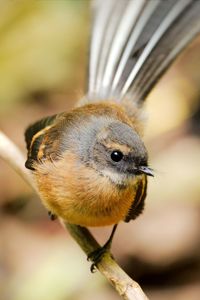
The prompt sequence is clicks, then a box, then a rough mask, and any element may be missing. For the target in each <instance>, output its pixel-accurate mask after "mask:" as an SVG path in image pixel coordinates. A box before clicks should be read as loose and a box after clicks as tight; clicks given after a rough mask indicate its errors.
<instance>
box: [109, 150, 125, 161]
mask: <svg viewBox="0 0 200 300" xmlns="http://www.w3.org/2000/svg"><path fill="white" fill-rule="evenodd" d="M122 158H123V153H122V152H121V151H119V150H115V151H113V152H112V153H111V159H112V160H113V161H115V162H118V161H120V160H122Z"/></svg>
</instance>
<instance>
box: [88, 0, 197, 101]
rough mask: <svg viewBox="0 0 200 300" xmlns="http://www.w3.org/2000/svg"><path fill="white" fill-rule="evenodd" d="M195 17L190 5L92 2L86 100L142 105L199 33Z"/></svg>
mask: <svg viewBox="0 0 200 300" xmlns="http://www.w3.org/2000/svg"><path fill="white" fill-rule="evenodd" d="M199 16H200V1H196V0H165V1H163V0H118V1H115V0H108V1H106V2H104V1H101V0H95V1H94V2H93V32H92V36H91V46H90V62H89V80H88V95H87V97H88V99H89V101H92V100H96V99H117V100H121V99H123V98H126V97H128V98H130V99H133V100H135V101H143V100H144V99H145V98H146V96H147V95H148V94H149V92H150V91H151V90H152V88H153V86H154V85H155V83H156V82H157V81H158V80H159V78H160V77H161V76H162V74H163V73H164V72H165V71H166V69H167V68H168V67H169V66H170V64H171V63H172V62H173V60H174V59H175V58H176V56H177V55H178V54H179V53H180V52H181V51H182V50H183V49H184V48H185V47H186V46H187V45H188V43H189V42H190V41H191V40H192V39H193V38H194V37H195V36H196V35H197V34H198V33H199V31H200V17H199Z"/></svg>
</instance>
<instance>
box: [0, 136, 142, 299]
mask: <svg viewBox="0 0 200 300" xmlns="http://www.w3.org/2000/svg"><path fill="white" fill-rule="evenodd" d="M0 157H1V158H2V159H3V160H5V161H6V162H7V163H8V164H9V165H10V166H11V167H12V168H13V169H14V170H15V171H16V172H17V173H18V174H19V175H20V176H21V177H22V178H23V179H24V180H25V181H26V182H27V183H28V184H29V185H31V187H32V188H33V189H34V190H35V191H36V192H37V188H36V186H35V184H34V180H33V178H32V176H31V174H30V172H28V170H26V169H25V167H24V161H25V158H24V156H23V154H22V153H21V151H20V150H19V149H18V148H17V147H16V145H15V144H14V143H13V142H12V141H11V140H9V139H8V137H7V136H6V135H5V134H3V133H2V132H0ZM60 221H61V223H62V224H64V226H65V227H66V228H67V229H68V231H69V232H70V234H71V236H72V237H73V238H74V239H75V240H76V242H77V243H78V244H79V246H80V247H81V248H82V249H83V251H84V252H85V253H86V255H88V254H89V253H91V252H92V251H94V250H95V249H97V248H98V247H99V244H98V243H97V241H96V240H95V239H94V237H93V236H92V235H91V233H90V232H89V230H87V229H86V228H84V227H80V226H77V225H72V224H69V223H67V222H64V221H63V220H60ZM97 267H98V270H99V271H100V272H101V273H102V274H103V275H104V276H105V277H106V278H107V279H108V281H109V282H110V283H111V284H112V285H113V286H114V287H115V289H116V291H117V292H118V293H119V295H120V296H121V297H122V298H123V299H125V300H148V298H147V296H146V295H145V294H144V292H143V291H142V289H141V287H140V286H139V284H138V283H137V282H135V281H134V280H132V279H131V278H130V277H129V276H128V275H127V274H126V273H125V272H124V271H123V270H122V269H121V268H120V267H119V265H118V264H117V263H116V261H115V260H114V258H113V257H112V255H111V253H109V252H107V253H105V255H104V256H103V258H102V260H101V262H100V263H98V266H97Z"/></svg>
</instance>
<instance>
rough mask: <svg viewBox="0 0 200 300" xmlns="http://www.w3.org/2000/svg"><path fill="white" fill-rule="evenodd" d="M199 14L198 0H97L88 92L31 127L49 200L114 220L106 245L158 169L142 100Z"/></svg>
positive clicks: (79, 213) (40, 183) (194, 30)
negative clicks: (151, 161)
mask: <svg viewBox="0 0 200 300" xmlns="http://www.w3.org/2000/svg"><path fill="white" fill-rule="evenodd" d="M199 16H200V1H193V0H165V1H162V0H118V1H115V0H109V1H106V2H104V1H101V0H96V1H94V2H93V26H92V35H91V44H90V59H89V68H88V69H89V75H88V89H87V93H86V96H85V97H84V98H83V99H81V101H79V103H78V105H77V107H76V108H74V109H73V110H72V111H70V112H64V113H60V114H58V115H54V116H51V117H47V118H45V119H42V120H41V121H39V122H36V123H35V124H33V125H31V126H30V127H29V128H28V129H27V130H26V132H25V138H26V143H27V149H28V158H27V161H26V164H25V165H26V167H27V168H29V169H30V170H32V172H33V174H34V178H35V180H36V183H37V187H38V191H39V194H40V196H41V200H42V202H43V204H44V205H45V206H46V208H47V209H48V211H50V212H51V215H52V216H59V217H61V218H63V219H64V220H65V221H67V222H69V223H72V224H77V225H81V226H104V225H112V224H115V226H114V228H113V231H112V234H111V237H110V238H109V240H108V242H107V243H106V244H105V245H106V246H107V247H108V246H110V244H111V240H112V238H113V235H114V231H115V229H116V224H118V223H119V222H120V221H126V222H128V221H130V220H131V219H135V218H136V217H137V216H138V215H139V214H140V213H141V212H142V210H143V207H144V200H145V197H146V189H147V176H153V171H152V169H151V168H150V167H149V166H148V154H147V150H146V148H145V145H144V143H143V141H142V139H141V135H142V130H143V122H142V117H141V109H142V107H141V106H142V105H141V104H142V102H143V100H144V99H145V98H146V96H147V95H148V94H149V92H150V91H151V89H152V87H153V86H154V84H155V83H156V82H157V81H158V79H159V78H160V77H161V75H162V74H163V73H164V71H165V70H166V69H167V68H168V66H169V65H170V64H171V62H172V61H173V60H174V59H175V57H176V56H177V55H178V54H179V53H180V51H181V50H182V49H183V48H185V46H186V45H187V44H188V43H189V42H190V41H191V40H192V39H193V38H194V37H195V36H196V35H197V34H198V32H199V31H200V17H199ZM106 246H105V247H104V249H105V248H106ZM99 257H100V256H99ZM95 262H96V261H95Z"/></svg>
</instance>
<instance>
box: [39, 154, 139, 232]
mask: <svg viewBox="0 0 200 300" xmlns="http://www.w3.org/2000/svg"><path fill="white" fill-rule="evenodd" d="M37 169H39V172H37V173H36V175H35V176H36V181H37V184H38V187H39V192H40V195H41V199H42V202H43V204H44V205H45V206H46V207H47V209H48V210H50V211H51V212H52V213H54V214H56V215H57V216H60V217H61V218H63V219H65V220H66V221H68V222H69V223H72V224H77V225H82V226H103V225H111V224H115V223H118V222H119V221H120V220H124V219H125V217H126V215H127V213H128V210H129V208H130V207H131V205H132V203H133V201H134V198H135V195H136V187H137V181H136V180H138V179H135V180H134V181H132V182H130V183H129V184H128V185H127V186H126V187H119V186H117V185H115V184H113V183H112V182H111V181H110V180H109V178H108V177H105V176H102V175H100V174H99V173H98V172H97V171H95V170H94V169H92V168H89V167H86V166H84V165H83V164H81V163H80V164H77V158H76V157H75V155H74V154H71V153H66V154H65V157H64V158H63V159H62V160H59V161H57V162H54V163H52V162H45V163H44V164H41V165H39V166H37Z"/></svg>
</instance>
